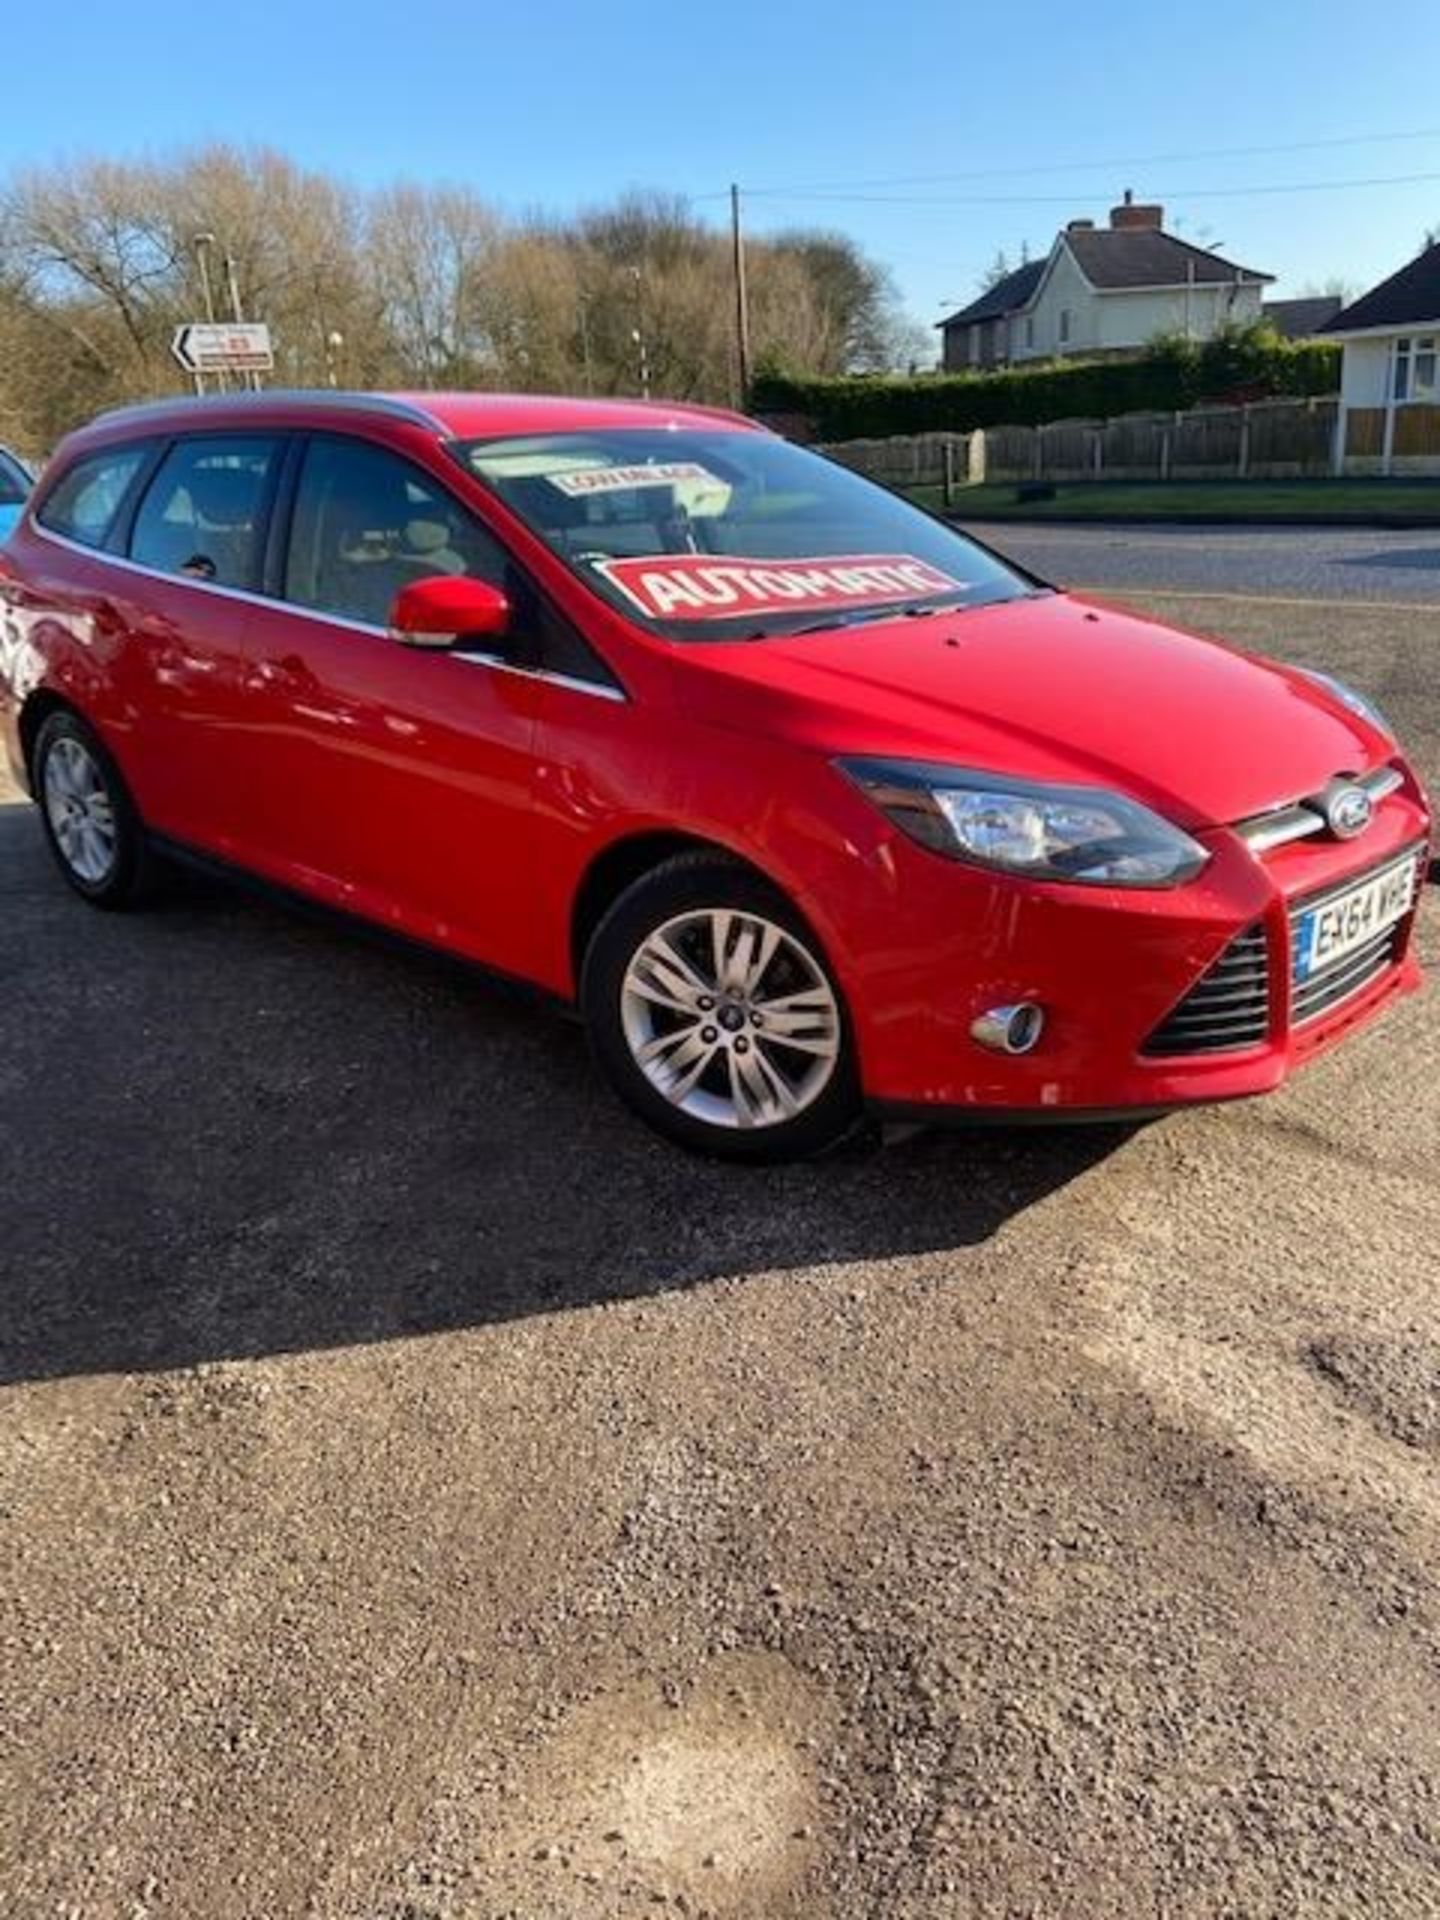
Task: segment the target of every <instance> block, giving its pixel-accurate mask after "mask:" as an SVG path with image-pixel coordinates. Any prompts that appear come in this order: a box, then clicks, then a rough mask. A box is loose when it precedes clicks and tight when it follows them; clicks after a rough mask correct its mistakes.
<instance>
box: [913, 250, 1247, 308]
mask: <svg viewBox="0 0 1440 1920" xmlns="http://www.w3.org/2000/svg"><path fill="white" fill-rule="evenodd" d="M1060 238H1061V239H1063V240H1064V242H1065V244H1066V245H1067V246H1068V247H1069V249H1070V251H1071V253H1073V254H1074V256H1075V259H1076V260H1077V262H1078V263H1079V266H1080V271H1081V272H1082V273H1083V274H1084V275H1085V277H1086V279H1087V280H1088V281H1089V282H1090V284H1091V285H1092V286H1094V287H1097V288H1099V289H1100V290H1101V291H1102V292H1120V291H1124V290H1125V289H1126V288H1135V287H1183V286H1185V285H1186V284H1187V283H1191V284H1193V285H1195V286H1213V285H1230V284H1233V282H1234V281H1236V280H1238V279H1241V278H1243V279H1246V280H1253V281H1266V282H1268V281H1271V280H1273V279H1274V277H1275V276H1274V275H1273V274H1269V273H1256V272H1255V271H1254V270H1253V268H1250V267H1237V266H1236V265H1235V263H1234V261H1233V260H1222V259H1221V258H1220V256H1219V255H1218V254H1215V253H1207V252H1206V251H1205V249H1204V248H1203V247H1192V246H1191V245H1190V243H1189V241H1187V240H1177V239H1176V238H1175V236H1174V234H1172V233H1164V232H1162V231H1161V229H1160V228H1159V227H1069V228H1067V229H1066V231H1065V232H1064V233H1063V234H1062V235H1061V236H1060ZM1057 244H1058V243H1057ZM1052 257H1053V249H1052V252H1051V254H1050V255H1047V256H1046V258H1045V259H1044V260H1028V261H1027V262H1026V263H1025V265H1024V266H1023V267H1017V268H1016V269H1015V271H1014V273H1007V274H1006V276H1005V278H1004V279H1003V280H997V281H996V283H995V285H994V286H993V287H987V288H986V289H985V291H984V293H982V294H981V295H980V298H979V299H978V300H972V301H971V303H970V305H969V306H968V307H962V308H961V309H960V311H959V312H958V313H952V314H951V315H950V316H949V318H948V319H945V320H942V321H941V322H940V325H941V326H942V327H955V326H969V325H971V324H972V323H973V322H975V321H977V320H995V319H999V318H1000V317H1001V316H1002V315H1004V314H1008V313H1018V312H1019V311H1020V310H1021V309H1022V308H1023V307H1027V306H1029V304H1030V302H1031V300H1033V299H1034V297H1035V295H1036V293H1038V292H1039V289H1040V282H1041V281H1042V280H1043V279H1044V277H1045V271H1046V268H1047V267H1048V266H1049V264H1050V260H1051V258H1052Z"/></svg>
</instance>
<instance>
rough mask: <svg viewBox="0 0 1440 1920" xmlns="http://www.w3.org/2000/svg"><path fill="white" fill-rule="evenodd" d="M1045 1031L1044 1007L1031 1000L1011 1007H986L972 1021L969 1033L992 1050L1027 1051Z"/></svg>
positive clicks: (1004, 1051)
mask: <svg viewBox="0 0 1440 1920" xmlns="http://www.w3.org/2000/svg"><path fill="white" fill-rule="evenodd" d="M1044 1031H1045V1009H1044V1008H1043V1007H1037V1006H1036V1005H1035V1002H1034V1001H1033V1000H1022V1001H1021V1002H1020V1004H1019V1005H1018V1006H1014V1007H990V1008H989V1009H988V1010H987V1011H986V1012H984V1013H982V1014H981V1015H980V1017H979V1019H978V1020H975V1021H972V1023H971V1026H970V1037H971V1039H972V1040H978V1041H979V1042H980V1044H981V1046H982V1047H989V1049H990V1051H991V1052H992V1053H1029V1051H1030V1049H1031V1048H1032V1047H1033V1046H1034V1045H1035V1044H1036V1042H1037V1041H1038V1040H1039V1038H1040V1036H1041V1034H1042V1033H1043V1032H1044Z"/></svg>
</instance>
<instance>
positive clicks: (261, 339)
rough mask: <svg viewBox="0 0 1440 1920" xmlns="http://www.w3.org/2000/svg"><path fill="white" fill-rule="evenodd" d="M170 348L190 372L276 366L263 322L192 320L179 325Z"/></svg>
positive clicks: (261, 369) (265, 369)
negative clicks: (186, 323)
mask: <svg viewBox="0 0 1440 1920" xmlns="http://www.w3.org/2000/svg"><path fill="white" fill-rule="evenodd" d="M170 351H171V352H172V353H173V354H174V356H175V358H176V359H177V360H178V361H179V362H180V364H181V366H182V367H183V368H184V369H185V371H186V372H187V373H269V372H270V371H271V370H272V369H273V367H274V365H275V356H274V354H273V353H272V352H271V350H270V329H269V327H267V326H266V325H265V324H264V323H263V322H262V321H256V320H244V321H240V320H236V321H233V322H231V323H229V324H227V323H226V322H224V321H220V320H214V321H208V320H200V321H192V322H191V323H190V324H189V325H188V326H184V327H177V328H176V329H175V337H174V339H173V340H172V341H171V342H170Z"/></svg>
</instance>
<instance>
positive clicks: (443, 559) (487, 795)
mask: <svg viewBox="0 0 1440 1920" xmlns="http://www.w3.org/2000/svg"><path fill="white" fill-rule="evenodd" d="M292 489H293V499H292V500H291V501H290V502H289V507H288V514H287V516H286V524H287V526H288V533H287V534H286V535H285V536H284V538H283V545H282V547H281V550H280V551H279V552H278V553H277V554H275V555H273V556H272V562H271V565H272V569H273V572H272V577H271V585H272V588H273V590H274V591H275V592H276V593H277V595H278V598H277V600H276V603H275V604H274V605H273V606H272V607H269V608H267V609H266V611H265V612H264V613H263V614H261V615H260V616H259V617H258V618H257V620H256V622H255V624H254V626H253V627H252V629H251V635H250V645H249V661H248V666H247V671H246V687H247V694H248V699H249V707H250V719H249V723H248V724H249V727H250V730H251V731H250V742H251V749H252V754H253V764H254V785H255V795H254V809H255V812H254V818H255V823H256V846H255V849H254V859H253V862H252V864H255V865H258V866H260V867H261V869H262V870H263V871H266V872H269V873H271V874H273V875H275V876H276V877H277V878H279V879H282V880H284V881H285V882H286V883H287V884H291V885H295V886H299V887H301V888H303V889H304V890H306V891H308V892H310V893H313V894H316V895H318V896H319V897H321V898H322V899H325V900H327V901H329V902H331V903H332V904H335V905H337V906H341V907H344V908H346V909H349V910H351V911H354V912H357V913H361V914H364V915H365V916H366V917H367V918H370V919H374V920H377V921H380V922H382V923H385V924H388V925H391V926H394V927H395V928H397V929H398V930H401V931H404V932H406V933H408V934H410V935H412V936H415V937H417V938H421V939H425V940H428V941H432V942H434V943H436V944H438V945H441V946H445V947H450V948H453V949H455V950H457V951H461V952H464V953H467V954H469V955H471V956H473V957H475V958H477V959H480V960H483V961H485V962H486V963H488V964H489V965H492V966H495V967H498V968H501V969H505V970H508V971H512V972H515V973H519V974H525V973H527V972H528V971H529V970H530V963H531V959H532V955H533V947H534V930H533V927H532V926H531V924H530V915H529V913H528V910H527V909H528V905H529V893H530V888H529V878H528V876H529V868H530V860H531V849H532V832H533V815H532V795H533V785H534V778H535V768H534V736H535V724H536V714H537V706H538V700H539V697H540V692H541V689H540V688H539V686H538V685H537V684H536V682H535V681H534V679H533V678H532V677H531V676H528V675H526V674H523V673H515V672H510V671H506V670H504V669H503V668H500V667H498V666H497V665H496V664H495V662H494V661H493V660H490V659H485V658H480V657H477V656H473V655H469V654H466V653H464V652H461V651H438V652H437V651H431V650H425V649H420V648H415V647H407V646H405V645H403V644H401V643H400V642H398V641H396V640H394V639H392V638H391V637H390V633H389V630H388V625H387V621H388V614H389V609H390V606H391V604H392V602H393V600H394V597H395V595H396V593H397V592H398V591H399V590H400V588H401V587H403V586H406V585H409V584H411V583H413V582H414V581H415V580H418V579H423V578H425V577H426V576H427V575H434V574H441V573H446V574H458V573H469V574H474V575H476V576H478V577H480V578H484V579H488V580H490V581H492V582H493V583H495V584H497V585H505V584H506V583H507V580H508V578H509V575H510V571H511V569H510V564H509V562H508V560H507V556H506V554H505V552H504V551H503V549H502V548H501V547H500V546H499V544H498V542H497V541H496V540H495V538H494V537H493V535H491V534H490V533H489V532H488V531H487V530H486V529H485V528H483V527H482V526H481V525H480V523H479V522H478V521H477V520H476V519H475V517H474V516H473V515H472V514H471V513H470V512H469V510H468V509H467V508H465V507H464V506H463V505H462V504H461V503H460V502H459V501H458V500H457V499H456V498H455V497H454V496H453V495H452V494H451V493H450V492H449V491H448V489H446V488H445V487H444V486H443V485H442V484H441V483H440V482H439V481H437V480H436V479H435V478H434V477H433V476H432V475H430V474H429V473H427V472H425V471H424V470H423V469H421V468H420V467H418V466H416V465H415V464H414V463H413V462H411V461H408V460H406V459H405V458H403V457H402V456H400V455H399V454H397V453H395V452H393V451H392V450H390V449H389V448H387V447H384V446H382V445H380V444H378V443H376V442H374V441H371V440H367V439H364V438H361V437H359V436H357V435H348V434H332V433H324V434H316V435H314V436H313V437H311V438H310V439H309V440H308V442H307V443H306V445H305V446H304V448H303V452H302V454H301V457H300V458H299V460H298V463H297V468H296V471H295V474H294V475H293V479H292Z"/></svg>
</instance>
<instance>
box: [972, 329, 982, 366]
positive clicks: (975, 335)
mask: <svg viewBox="0 0 1440 1920" xmlns="http://www.w3.org/2000/svg"><path fill="white" fill-rule="evenodd" d="M970 364H971V366H972V367H978V366H979V364H980V329H979V327H971V329H970Z"/></svg>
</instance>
